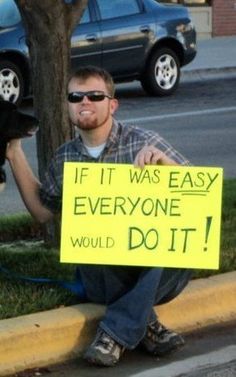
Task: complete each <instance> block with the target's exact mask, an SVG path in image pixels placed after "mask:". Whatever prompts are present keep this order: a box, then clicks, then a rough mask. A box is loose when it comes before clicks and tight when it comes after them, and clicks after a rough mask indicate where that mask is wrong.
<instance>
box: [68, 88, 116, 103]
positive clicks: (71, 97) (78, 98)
mask: <svg viewBox="0 0 236 377" xmlns="http://www.w3.org/2000/svg"><path fill="white" fill-rule="evenodd" d="M85 96H86V97H87V98H88V99H89V101H92V102H99V101H103V100H104V99H105V98H109V99H112V98H113V97H111V96H109V95H108V94H105V93H104V92H102V91H100V90H90V91H89V92H71V93H69V94H68V97H67V99H68V101H69V102H72V103H77V102H82V101H83V99H84V97H85Z"/></svg>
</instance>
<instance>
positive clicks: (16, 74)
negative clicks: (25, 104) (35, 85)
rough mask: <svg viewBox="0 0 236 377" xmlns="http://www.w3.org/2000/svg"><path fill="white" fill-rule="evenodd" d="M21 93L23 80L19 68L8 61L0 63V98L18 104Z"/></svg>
mask: <svg viewBox="0 0 236 377" xmlns="http://www.w3.org/2000/svg"><path fill="white" fill-rule="evenodd" d="M23 93H24V80H23V76H22V73H21V71H20V70H19V68H18V67H17V66H16V65H15V64H14V63H12V62H10V61H7V60H4V61H0V97H1V98H2V99H4V100H5V101H9V102H13V103H15V104H19V103H20V102H21V100H22V97H23Z"/></svg>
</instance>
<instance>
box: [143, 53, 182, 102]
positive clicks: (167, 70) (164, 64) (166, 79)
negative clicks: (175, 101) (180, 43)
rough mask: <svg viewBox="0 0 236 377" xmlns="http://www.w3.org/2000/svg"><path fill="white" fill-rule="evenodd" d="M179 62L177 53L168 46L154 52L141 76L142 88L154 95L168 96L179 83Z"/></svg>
mask: <svg viewBox="0 0 236 377" xmlns="http://www.w3.org/2000/svg"><path fill="white" fill-rule="evenodd" d="M179 78H180V63H179V59H178V57H177V55H176V54H175V53H174V51H172V50H171V49H169V48H162V49H160V50H158V51H157V52H155V53H154V54H153V55H152V57H151V59H150V61H149V64H148V65H147V69H146V71H145V73H144V75H143V76H142V78H141V84H142V87H143V89H144V90H145V91H146V92H147V93H149V94H151V95H154V96H168V95H170V94H172V93H173V92H174V91H175V90H176V89H177V86H178V84H179Z"/></svg>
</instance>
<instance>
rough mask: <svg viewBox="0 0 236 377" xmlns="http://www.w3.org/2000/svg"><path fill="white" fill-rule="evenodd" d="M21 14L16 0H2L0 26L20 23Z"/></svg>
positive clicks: (0, 1) (0, 4)
mask: <svg viewBox="0 0 236 377" xmlns="http://www.w3.org/2000/svg"><path fill="white" fill-rule="evenodd" d="M20 20H21V16H20V12H19V11H18V8H17V6H16V3H15V2H14V0H0V27H2V28H4V27H9V26H13V25H16V24H18V22H20Z"/></svg>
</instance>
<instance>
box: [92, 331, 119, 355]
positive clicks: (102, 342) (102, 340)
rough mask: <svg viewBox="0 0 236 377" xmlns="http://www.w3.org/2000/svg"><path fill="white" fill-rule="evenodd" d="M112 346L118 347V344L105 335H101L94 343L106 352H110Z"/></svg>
mask: <svg viewBox="0 0 236 377" xmlns="http://www.w3.org/2000/svg"><path fill="white" fill-rule="evenodd" d="M114 345H117V346H118V344H117V343H116V342H115V341H114V340H113V339H112V338H110V337H109V336H107V335H106V334H105V333H102V334H101V336H100V337H99V338H98V340H97V342H96V346H97V347H99V346H101V347H102V348H104V349H105V350H107V351H111V350H112V349H113V347H114Z"/></svg>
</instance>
